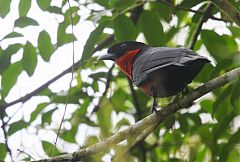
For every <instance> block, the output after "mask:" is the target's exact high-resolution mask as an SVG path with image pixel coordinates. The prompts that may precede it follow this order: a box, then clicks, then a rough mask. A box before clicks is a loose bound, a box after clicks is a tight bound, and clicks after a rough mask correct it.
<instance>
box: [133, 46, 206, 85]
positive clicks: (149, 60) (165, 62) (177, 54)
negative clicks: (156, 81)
mask: <svg viewBox="0 0 240 162" xmlns="http://www.w3.org/2000/svg"><path fill="white" fill-rule="evenodd" d="M199 59H200V60H205V61H206V62H209V61H208V59H206V58H205V57H203V56H200V55H197V54H196V53H194V52H193V51H192V50H190V49H186V48H168V47H158V48H147V49H145V50H143V51H142V53H141V54H140V55H139V56H137V58H136V59H135V61H134V64H133V69H132V70H133V71H132V79H133V82H134V83H135V84H136V85H139V84H140V83H141V82H143V81H145V80H146V79H147V78H148V75H149V74H151V73H152V72H155V71H156V70H159V69H161V68H165V67H168V66H178V67H182V66H187V65H188V64H189V63H191V62H193V61H195V60H199Z"/></svg>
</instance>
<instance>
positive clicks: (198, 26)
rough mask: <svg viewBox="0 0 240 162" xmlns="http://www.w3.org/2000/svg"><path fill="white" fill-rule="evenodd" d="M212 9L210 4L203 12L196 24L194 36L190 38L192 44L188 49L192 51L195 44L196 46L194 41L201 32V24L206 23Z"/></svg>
mask: <svg viewBox="0 0 240 162" xmlns="http://www.w3.org/2000/svg"><path fill="white" fill-rule="evenodd" d="M212 8H213V4H212V3H211V2H210V3H209V4H208V5H207V6H206V8H205V10H204V13H203V15H202V17H201V18H200V20H199V22H198V24H197V28H196V30H195V32H194V35H193V37H192V42H191V44H190V47H189V48H190V49H193V48H194V46H195V44H196V41H197V38H198V35H199V34H200V32H201V30H202V26H203V23H204V22H206V21H207V19H208V18H209V17H210V16H211V10H212Z"/></svg>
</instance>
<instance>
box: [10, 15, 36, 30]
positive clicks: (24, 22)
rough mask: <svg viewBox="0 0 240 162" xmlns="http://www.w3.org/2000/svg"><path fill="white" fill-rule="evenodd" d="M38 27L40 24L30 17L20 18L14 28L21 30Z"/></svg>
mask: <svg viewBox="0 0 240 162" xmlns="http://www.w3.org/2000/svg"><path fill="white" fill-rule="evenodd" d="M38 25H39V24H38V22H37V21H36V20H34V19H32V18H30V17H20V18H18V19H17V20H15V22H14V26H15V27H19V28H24V27H27V26H38Z"/></svg>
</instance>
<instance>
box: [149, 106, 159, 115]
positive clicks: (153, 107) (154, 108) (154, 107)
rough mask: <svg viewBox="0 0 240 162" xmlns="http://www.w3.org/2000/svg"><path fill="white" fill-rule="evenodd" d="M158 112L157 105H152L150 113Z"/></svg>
mask: <svg viewBox="0 0 240 162" xmlns="http://www.w3.org/2000/svg"><path fill="white" fill-rule="evenodd" d="M156 112H157V109H156V105H152V107H151V109H150V113H151V114H154V113H156Z"/></svg>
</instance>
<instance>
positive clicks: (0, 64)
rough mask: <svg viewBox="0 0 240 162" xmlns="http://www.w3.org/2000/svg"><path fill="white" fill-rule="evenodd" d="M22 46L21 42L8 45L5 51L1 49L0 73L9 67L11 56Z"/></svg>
mask: <svg viewBox="0 0 240 162" xmlns="http://www.w3.org/2000/svg"><path fill="white" fill-rule="evenodd" d="M21 47H22V45H21V44H19V43H16V44H13V45H9V46H8V47H7V49H5V50H4V51H1V55H0V74H2V73H3V72H4V71H5V69H7V67H8V66H9V64H10V59H11V56H12V55H13V54H15V53H17V52H18V51H19V49H20V48H21Z"/></svg>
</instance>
